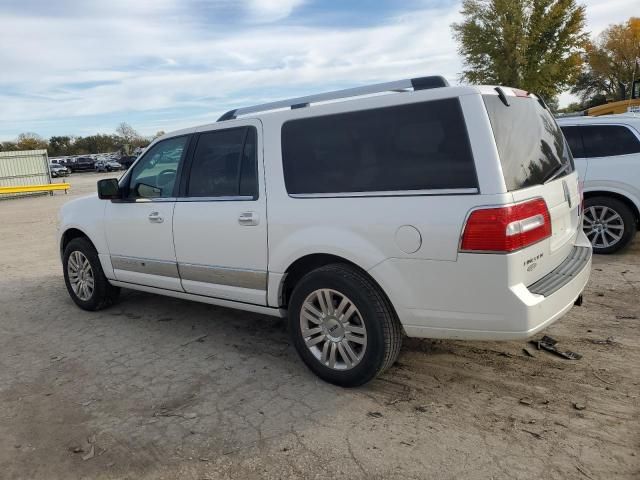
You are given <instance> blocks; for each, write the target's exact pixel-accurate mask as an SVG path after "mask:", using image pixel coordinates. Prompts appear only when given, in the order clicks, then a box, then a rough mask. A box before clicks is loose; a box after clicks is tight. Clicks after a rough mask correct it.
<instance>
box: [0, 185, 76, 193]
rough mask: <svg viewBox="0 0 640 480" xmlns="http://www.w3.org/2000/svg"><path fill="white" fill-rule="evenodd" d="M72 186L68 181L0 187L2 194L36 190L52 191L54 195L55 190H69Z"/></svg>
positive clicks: (34, 191) (33, 191)
mask: <svg viewBox="0 0 640 480" xmlns="http://www.w3.org/2000/svg"><path fill="white" fill-rule="evenodd" d="M69 188H71V185H70V184H68V183H49V184H46V185H20V186H18V187H0V195H2V194H7V193H36V192H51V194H52V195H53V191H54V190H64V193H67V190H69Z"/></svg>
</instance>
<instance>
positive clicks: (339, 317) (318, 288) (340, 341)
mask: <svg viewBox="0 0 640 480" xmlns="http://www.w3.org/2000/svg"><path fill="white" fill-rule="evenodd" d="M327 292H328V293H327ZM327 296H328V297H327ZM327 298H329V299H330V303H331V304H332V305H331V307H329V301H327ZM343 299H346V300H345V302H346V303H343ZM321 302H322V303H321ZM323 305H324V307H323ZM351 306H353V307H354V308H353V309H352V308H351ZM310 307H312V308H310ZM341 308H342V311H341V312H340V310H341ZM303 309H304V310H303ZM313 310H315V313H314V312H313ZM323 312H324V314H325V316H324V317H322V315H323ZM327 312H328V313H327ZM303 328H304V330H305V334H306V335H305V334H303ZM363 328H364V330H363ZM311 329H316V330H313V331H312V330H311ZM318 330H319V331H318ZM289 332H290V335H291V340H292V342H293V344H294V345H295V347H296V350H297V351H298V354H299V355H300V357H301V358H302V361H303V362H304V363H305V364H306V365H307V367H309V369H310V370H311V371H313V372H314V373H315V374H316V375H318V376H319V377H320V378H321V379H323V380H325V381H327V382H329V383H333V384H335V385H339V386H342V387H356V386H358V385H362V384H365V383H367V382H369V381H370V380H372V379H374V378H375V377H376V376H378V375H379V374H381V373H382V372H384V371H385V370H386V369H387V368H389V367H390V366H391V365H393V363H394V362H395V361H396V359H397V358H398V354H399V353H400V347H401V346H402V329H401V327H400V322H399V321H398V319H397V317H396V314H395V312H394V310H393V308H392V306H391V304H390V302H389V300H388V299H387V298H386V296H385V295H384V294H383V293H382V291H381V290H380V288H379V287H378V286H377V285H376V284H375V283H374V282H373V281H372V280H371V279H370V278H369V277H368V276H366V275H365V274H364V273H362V272H361V271H359V270H357V269H356V268H354V267H351V266H350V265H345V264H330V265H326V266H324V267H321V268H318V269H316V270H313V271H312V272H310V273H308V274H307V275H305V276H304V277H303V278H302V279H301V280H300V281H299V282H298V284H297V285H296V286H295V289H294V290H293V293H292V295H291V299H290V301H289ZM311 333H312V334H311ZM321 337H323V338H321ZM319 339H320V340H319ZM309 342H310V343H311V344H312V345H310V346H308V345H307V343H309ZM314 342H315V343H314ZM345 344H346V345H345ZM325 345H326V346H325ZM340 345H342V347H341V346H340ZM332 350H333V352H334V353H333V366H330V365H331V362H332V354H331V351H332ZM345 358H346V359H345Z"/></svg>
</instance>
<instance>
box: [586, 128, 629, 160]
mask: <svg viewBox="0 0 640 480" xmlns="http://www.w3.org/2000/svg"><path fill="white" fill-rule="evenodd" d="M579 128H580V130H581V131H582V141H583V142H584V149H585V153H586V156H587V157H613V156H615V155H628V154H630V153H638V152H640V140H638V137H636V136H635V135H634V134H633V132H632V131H631V130H629V129H628V128H627V127H625V126H622V125H585V126H582V127H579Z"/></svg>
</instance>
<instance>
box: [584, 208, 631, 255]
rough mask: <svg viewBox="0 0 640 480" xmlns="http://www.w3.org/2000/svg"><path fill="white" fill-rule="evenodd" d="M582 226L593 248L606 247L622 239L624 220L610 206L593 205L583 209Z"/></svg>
mask: <svg viewBox="0 0 640 480" xmlns="http://www.w3.org/2000/svg"><path fill="white" fill-rule="evenodd" d="M583 228H584V233H585V234H586V235H587V238H588V239H589V240H590V241H591V245H593V247H594V248H608V247H612V246H614V245H615V244H617V243H618V242H619V241H620V239H622V236H623V234H624V221H623V220H622V217H621V216H620V215H619V214H618V212H616V211H615V210H613V209H612V208H611V207H606V206H604V205H594V206H591V207H587V208H586V209H585V211H584V226H583Z"/></svg>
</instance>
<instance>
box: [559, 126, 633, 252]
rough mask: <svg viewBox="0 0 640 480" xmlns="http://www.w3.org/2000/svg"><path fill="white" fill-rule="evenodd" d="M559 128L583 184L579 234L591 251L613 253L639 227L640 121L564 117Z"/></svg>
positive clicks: (630, 238) (625, 243) (627, 241)
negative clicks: (581, 225)
mask: <svg viewBox="0 0 640 480" xmlns="http://www.w3.org/2000/svg"><path fill="white" fill-rule="evenodd" d="M558 124H559V125H560V127H561V128H562V131H563V133H564V135H565V137H566V138H567V142H568V143H569V146H570V147H571V151H572V153H573V157H574V158H575V161H576V169H577V170H578V172H579V174H580V178H581V180H582V181H583V182H584V197H585V211H584V230H585V233H586V234H587V237H588V238H589V240H591V244H592V245H593V251H594V252H596V253H613V252H617V251H618V250H620V249H621V248H623V247H625V246H627V245H628V244H629V243H631V240H632V239H633V237H634V235H635V234H636V231H637V230H638V225H639V223H640V213H639V212H640V116H637V115H633V114H622V115H606V116H601V117H566V118H560V119H558Z"/></svg>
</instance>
